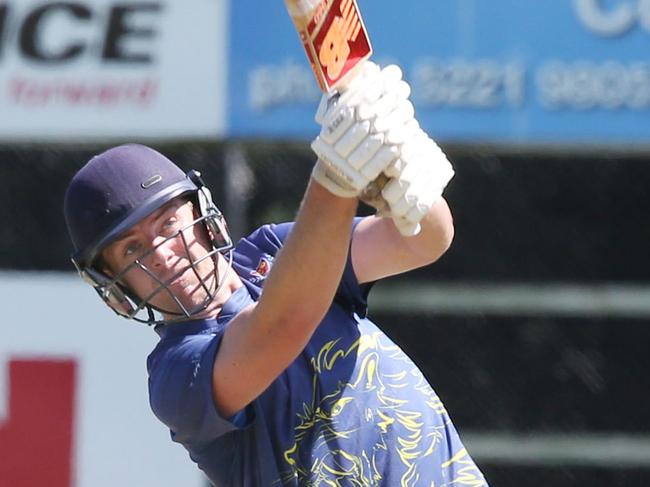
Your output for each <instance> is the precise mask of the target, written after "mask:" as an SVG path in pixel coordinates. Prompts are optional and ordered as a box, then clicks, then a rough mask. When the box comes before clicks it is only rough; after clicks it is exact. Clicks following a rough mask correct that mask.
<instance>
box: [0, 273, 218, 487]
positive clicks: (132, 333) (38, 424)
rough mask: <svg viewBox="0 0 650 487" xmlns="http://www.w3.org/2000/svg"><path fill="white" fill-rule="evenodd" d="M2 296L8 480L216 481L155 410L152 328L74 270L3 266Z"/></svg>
mask: <svg viewBox="0 0 650 487" xmlns="http://www.w3.org/2000/svg"><path fill="white" fill-rule="evenodd" d="M0 303H2V309H3V316H2V326H0V456H1V458H2V461H0V485H3V486H37V485H38V486H48V487H115V486H125V487H126V486H138V487H149V486H151V487H153V486H155V487H178V486H185V487H206V486H207V485H208V483H207V481H206V480H205V477H204V476H203V474H202V473H201V472H200V471H199V469H198V468H197V467H196V465H195V464H194V463H193V462H192V461H191V460H190V459H189V456H188V454H187V452H186V451H185V449H184V448H183V447H181V446H180V445H177V444H175V443H173V442H172V441H171V439H170V437H169V430H168V429H167V428H166V427H165V426H164V425H163V424H162V423H160V422H159V421H158V420H157V419H156V417H155V416H154V415H153V413H152V412H151V410H150V408H149V402H148V397H147V396H148V395H147V372H146V357H147V355H148V354H149V352H150V351H151V350H152V349H153V347H154V346H155V344H156V342H157V337H158V335H156V333H155V332H154V331H153V330H151V329H149V328H148V327H147V326H146V325H140V324H138V323H135V322H130V321H127V320H125V319H122V318H120V317H118V316H116V315H115V314H114V313H113V312H112V311H110V310H109V309H108V307H107V306H106V305H105V304H104V303H102V302H101V300H100V299H99V298H98V297H97V296H96V295H95V293H94V291H93V290H92V289H91V288H90V286H88V285H87V284H85V283H84V282H83V281H82V280H81V279H79V278H78V277H77V275H76V274H73V273H69V274H63V273H62V274H54V273H52V274H48V273H18V272H0Z"/></svg>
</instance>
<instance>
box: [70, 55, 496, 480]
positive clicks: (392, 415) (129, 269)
mask: <svg viewBox="0 0 650 487" xmlns="http://www.w3.org/2000/svg"><path fill="white" fill-rule="evenodd" d="M409 96H410V88H409V86H408V84H407V83H406V82H405V81H404V80H403V79H402V75H401V71H400V70H399V68H397V67H396V66H388V67H386V68H384V69H380V68H379V67H378V66H377V65H375V64H373V63H371V62H367V63H365V64H364V66H363V69H362V72H361V73H360V74H359V75H358V76H357V77H355V79H354V80H353V81H352V83H351V84H350V85H349V86H348V87H347V89H346V91H345V92H344V93H343V94H338V93H332V94H329V95H326V96H324V97H323V100H322V102H321V104H320V107H319V109H318V113H317V116H316V118H317V121H318V122H319V124H320V125H321V130H320V134H319V135H318V137H317V138H316V139H315V141H314V142H313V144H312V147H313V149H314V151H315V153H316V155H317V156H318V160H317V162H316V164H315V166H314V169H313V172H312V175H311V178H310V181H309V183H308V185H307V188H306V190H305V193H304V196H303V199H302V203H301V205H300V208H299V210H298V213H297V216H296V219H295V222H293V223H270V224H268V225H264V226H262V227H260V228H259V229H257V230H255V231H254V232H253V233H251V234H250V235H248V236H247V237H245V238H243V239H241V240H240V241H239V242H238V243H236V244H233V242H232V241H231V238H230V236H229V234H228V229H227V226H226V223H225V220H224V217H223V215H222V214H221V212H220V211H219V209H218V208H217V207H216V206H215V204H214V203H213V201H212V198H211V195H210V192H209V191H208V189H207V188H206V187H205V185H204V183H203V181H202V180H201V178H200V175H199V174H198V173H197V172H195V171H189V172H188V173H187V174H185V173H184V172H183V171H181V170H180V169H179V168H178V167H177V166H176V165H175V164H174V163H172V162H171V161H170V160H169V159H167V158H166V157H165V156H163V155H162V154H160V153H158V152H156V151H155V150H153V149H151V148H148V147H145V146H142V145H137V144H129V145H123V146H118V147H114V148H112V149H109V150H107V151H106V152H103V153H101V154H99V155H97V156H95V157H94V158H92V159H91V160H90V161H89V162H88V163H87V164H86V165H85V166H84V167H83V168H82V169H81V170H79V172H78V173H77V174H76V175H75V176H74V178H73V179H72V181H71V182H70V184H69V187H68V189H67V192H66V196H65V205H64V206H65V217H66V222H67V226H68V230H69V233H70V237H71V239H72V242H73V246H74V252H73V255H72V260H73V262H74V264H75V265H76V267H77V269H78V270H79V273H80V275H81V276H82V277H83V278H84V279H85V280H86V281H87V282H88V283H90V284H91V285H92V286H93V288H94V289H95V290H96V291H97V293H98V295H99V296H100V297H101V298H102V300H103V301H104V302H105V303H106V304H107V305H108V306H109V307H110V308H111V309H112V310H113V311H115V312H116V313H117V314H119V315H120V316H124V317H126V318H130V319H135V320H138V321H142V322H145V323H148V324H149V325H152V327H153V329H154V330H155V332H156V333H157V334H158V335H159V337H160V340H159V342H158V344H157V346H156V347H155V348H154V350H153V351H152V352H151V354H150V355H149V357H148V360H147V368H148V373H149V396H150V404H151V408H152V410H153V412H154V414H155V415H156V416H157V417H158V418H159V419H160V421H162V422H163V423H164V424H165V425H166V426H167V427H168V428H169V430H170V432H171V438H172V440H173V441H175V442H177V443H180V444H181V445H183V446H184V447H185V448H186V449H187V451H188V453H189V456H190V458H191V460H192V461H193V462H195V463H196V464H197V466H198V467H199V468H200V469H201V470H202V471H203V472H205V474H206V475H207V477H208V478H209V479H210V481H211V482H212V483H213V484H214V485H216V486H250V487H272V486H276V485H277V486H296V487H298V486H323V487H324V486H389V487H392V486H402V487H407V486H411V487H416V486H417V487H420V486H421V487H425V486H426V487H433V486H435V487H460V486H471V487H481V486H486V485H487V483H486V482H485V480H484V477H483V475H482V474H481V472H480V471H479V469H478V468H477V466H476V465H475V463H474V461H473V460H472V458H471V457H470V455H469V453H468V452H467V450H466V449H465V447H464V446H463V444H462V442H461V440H460V438H459V436H458V433H457V432H456V429H455V428H454V426H453V424H452V422H451V420H450V418H449V415H448V414H447V411H446V410H445V407H444V406H443V404H442V402H441V401H440V399H439V398H438V396H437V395H436V393H435V392H434V391H433V389H432V388H431V386H430V385H429V384H428V382H427V380H426V379H425V378H424V377H423V375H422V373H421V372H420V370H419V369H418V368H417V366H416V365H415V364H414V363H413V362H412V361H411V360H410V359H409V357H408V356H407V355H406V354H405V353H404V352H403V351H402V350H401V349H400V348H399V347H398V346H397V345H395V344H394V343H393V342H392V341H391V340H390V339H389V338H388V337H387V336H386V335H385V334H384V333H383V332H382V331H381V330H380V329H379V328H378V327H377V326H376V325H375V324H374V323H373V322H372V321H371V320H370V319H369V318H368V314H367V304H366V299H367V296H368V293H369V292H370V290H371V287H372V285H373V283H374V282H376V281H378V280H379V279H382V278H385V277H388V276H391V275H395V274H400V273H403V272H406V271H408V270H410V269H415V268H418V267H421V266H425V265H429V264H431V263H433V262H435V261H436V260H437V259H438V258H439V257H440V256H441V255H442V254H443V253H444V252H445V251H446V250H447V248H448V247H449V245H450V244H451V241H452V237H453V223H452V217H451V214H450V211H449V208H448V206H447V203H446V202H445V200H444V198H443V197H442V193H443V190H444V189H445V187H446V185H447V183H448V182H449V180H450V179H451V177H452V176H453V169H452V167H451V165H450V163H449V161H448V160H447V158H446V157H445V154H444V153H443V152H442V151H441V150H440V148H439V147H438V146H437V145H436V143H435V142H434V141H433V140H431V139H430V138H429V137H428V136H427V135H426V133H425V132H423V131H422V129H421V128H420V126H419V124H418V122H417V121H416V119H415V118H414V110H413V105H412V104H411V102H410V101H409ZM378 178H379V179H380V180H382V181H383V183H384V184H383V186H380V187H378V186H377V183H376V182H375V180H376V179H378ZM360 199H364V200H366V201H368V202H370V203H371V204H373V205H374V206H375V207H376V208H377V209H378V214H377V215H375V216H371V217H366V218H356V217H355V214H356V210H357V205H358V203H359V200H360Z"/></svg>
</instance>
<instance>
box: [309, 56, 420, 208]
mask: <svg viewBox="0 0 650 487" xmlns="http://www.w3.org/2000/svg"><path fill="white" fill-rule="evenodd" d="M366 64H369V67H367V68H364V69H363V72H362V74H361V75H360V76H359V77H357V78H355V79H354V80H353V82H352V83H351V84H350V85H349V86H348V88H347V89H346V90H345V91H344V92H343V93H342V94H338V93H334V94H332V95H330V96H328V97H323V99H322V100H321V104H320V106H319V109H318V113H317V116H316V118H317V120H318V121H320V122H321V123H322V129H321V132H320V135H319V136H318V137H317V138H316V140H314V142H313V143H312V149H313V150H314V152H315V153H316V154H317V155H318V157H319V163H318V164H320V165H324V166H326V168H329V169H328V170H325V169H324V168H322V167H321V168H319V169H318V171H314V172H313V176H314V177H315V178H316V179H317V178H324V176H326V175H328V174H329V175H330V177H327V178H324V180H323V181H320V180H319V179H317V181H319V182H321V183H322V184H323V185H324V186H326V187H327V188H328V189H331V190H332V192H334V193H335V194H338V195H346V196H348V195H349V196H355V194H354V191H357V193H356V195H358V194H359V193H360V192H361V190H363V189H364V188H365V187H366V186H367V185H368V184H369V183H370V182H371V181H373V180H374V179H375V178H377V177H378V176H379V175H380V174H381V173H382V171H384V170H385V169H386V168H387V167H388V166H390V165H391V164H392V163H393V162H394V161H395V159H396V158H397V156H398V155H399V154H398V152H399V148H398V147H397V145H396V144H387V143H386V140H385V138H386V134H385V133H384V132H386V131H388V130H389V129H391V128H395V126H396V125H400V126H401V125H409V122H410V121H411V120H412V119H413V106H412V104H411V103H410V102H409V101H408V100H407V98H408V96H409V94H410V87H409V85H408V84H407V83H405V82H404V81H402V72H401V70H400V69H399V68H398V67H397V66H388V67H386V68H384V69H383V70H379V67H378V66H377V65H374V64H373V63H366ZM373 124H378V125H379V127H381V128H382V129H384V130H381V131H378V130H376V127H374V126H373ZM416 126H417V123H416ZM409 127H410V128H411V129H413V130H414V128H413V124H412V123H411V124H410V125H409ZM418 127H419V126H418ZM332 174H333V175H335V176H336V177H331V175H332ZM337 180H340V181H342V182H343V184H344V187H343V188H330V186H331V185H333V184H336V181H337ZM384 206H385V205H384Z"/></svg>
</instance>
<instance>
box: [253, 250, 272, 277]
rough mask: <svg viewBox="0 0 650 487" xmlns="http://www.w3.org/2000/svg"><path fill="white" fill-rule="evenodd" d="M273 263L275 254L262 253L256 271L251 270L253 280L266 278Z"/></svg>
mask: <svg viewBox="0 0 650 487" xmlns="http://www.w3.org/2000/svg"><path fill="white" fill-rule="evenodd" d="M272 264H273V256H271V255H269V254H262V256H261V257H260V260H259V262H258V263H257V267H256V268H255V270H254V271H251V281H253V282H259V281H262V280H264V279H266V276H267V275H268V274H269V271H270V270H271V265H272Z"/></svg>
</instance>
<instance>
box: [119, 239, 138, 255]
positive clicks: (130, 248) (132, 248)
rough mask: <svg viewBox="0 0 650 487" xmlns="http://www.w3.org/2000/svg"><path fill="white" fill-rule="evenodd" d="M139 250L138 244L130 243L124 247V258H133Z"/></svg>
mask: <svg viewBox="0 0 650 487" xmlns="http://www.w3.org/2000/svg"><path fill="white" fill-rule="evenodd" d="M138 250H140V244H139V243H138V242H129V243H127V244H126V245H125V246H124V250H123V252H122V254H123V255H124V257H133V256H134V255H135V253H136V252H137V251H138Z"/></svg>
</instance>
